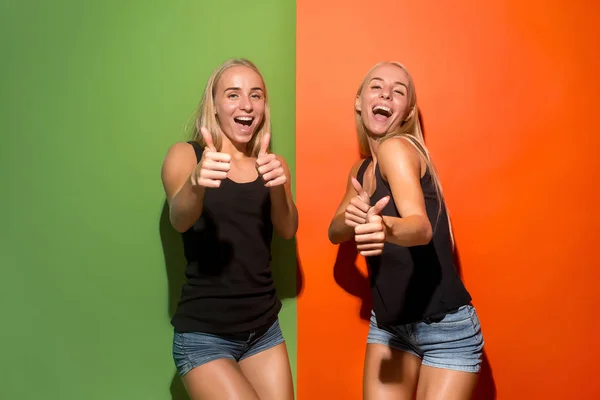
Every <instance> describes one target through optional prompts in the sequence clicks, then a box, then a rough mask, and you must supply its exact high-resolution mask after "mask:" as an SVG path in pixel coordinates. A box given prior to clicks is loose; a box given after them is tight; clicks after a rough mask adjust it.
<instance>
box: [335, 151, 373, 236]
mask: <svg viewBox="0 0 600 400" xmlns="http://www.w3.org/2000/svg"><path fill="white" fill-rule="evenodd" d="M363 161H364V160H359V161H357V162H356V163H355V164H354V165H353V166H352V168H351V169H350V174H349V175H348V183H347V185H346V193H345V194H344V197H343V198H342V202H341V203H340V205H339V206H338V209H337V210H336V211H335V214H334V216H333V219H332V220H331V223H330V224H329V230H328V232H327V234H328V236H329V241H330V242H331V243H333V244H339V243H343V242H347V241H348V240H350V239H352V238H353V237H354V227H355V226H356V225H358V224H360V223H362V222H363V221H359V219H360V217H362V216H363V215H364V217H366V212H367V211H368V207H369V198H368V196H367V195H366V193H363V194H362V197H361V196H360V195H358V194H357V190H356V189H355V187H354V185H353V183H352V179H353V178H354V179H356V174H357V173H358V169H359V168H360V165H361V164H362V162H363ZM349 208H350V210H349ZM349 211H350V212H349Z"/></svg>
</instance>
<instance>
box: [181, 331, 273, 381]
mask: <svg viewBox="0 0 600 400" xmlns="http://www.w3.org/2000/svg"><path fill="white" fill-rule="evenodd" d="M238 336H239V335H238ZM283 342H284V340H283V334H282V333H281V328H280V327H279V320H276V321H275V322H274V323H273V324H272V325H271V326H269V327H268V329H266V330H265V329H258V330H256V331H252V332H250V333H249V334H248V335H247V338H245V339H241V338H235V339H234V338H229V337H227V336H221V335H215V334H211V333H202V332H190V333H180V332H175V334H174V336H173V360H174V361H175V366H176V367H177V372H178V373H179V376H184V375H185V374H187V373H188V372H190V371H191V370H192V369H193V368H196V367H199V366H201V365H202V364H206V363H208V362H210V361H214V360H217V359H220V358H228V359H231V360H235V361H241V360H243V359H244V358H248V357H250V356H253V355H255V354H258V353H260V352H261V351H265V350H268V349H270V348H271V347H275V346H277V345H278V344H280V343H283Z"/></svg>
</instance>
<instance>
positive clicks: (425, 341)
mask: <svg viewBox="0 0 600 400" xmlns="http://www.w3.org/2000/svg"><path fill="white" fill-rule="evenodd" d="M367 343H378V344H383V345H386V346H388V347H391V348H393V349H396V350H400V351H404V352H408V353H410V354H413V355H415V356H417V357H419V358H420V359H421V360H422V364H423V365H427V366H430V367H436V368H445V369H452V370H456V371H463V372H475V373H476V372H479V369H480V367H481V355H482V351H483V335H482V334H481V326H480V324H479V319H478V318H477V312H476V311H475V307H473V306H471V305H466V306H462V307H460V308H458V310H457V311H456V312H452V313H448V314H446V315H445V316H444V317H443V318H442V319H441V320H439V321H437V322H430V321H428V322H417V323H411V324H406V325H397V326H377V319H376V318H375V313H374V312H371V323H370V327H369V336H368V338H367Z"/></svg>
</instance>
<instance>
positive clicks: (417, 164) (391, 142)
mask: <svg viewBox="0 0 600 400" xmlns="http://www.w3.org/2000/svg"><path fill="white" fill-rule="evenodd" d="M409 140H410V139H406V138H402V137H394V138H390V139H387V140H385V141H383V142H382V143H381V144H380V145H379V148H378V149H377V159H378V162H379V166H380V169H381V174H382V176H383V177H384V178H386V179H387V176H388V175H389V174H390V172H391V173H396V172H399V171H402V172H411V173H412V172H414V173H416V174H418V175H419V176H420V175H421V170H422V169H423V168H422V167H423V165H422V164H423V163H424V160H423V159H422V158H421V154H420V153H419V151H418V150H417V149H416V147H415V146H414V145H413V144H412V143H410V141H409Z"/></svg>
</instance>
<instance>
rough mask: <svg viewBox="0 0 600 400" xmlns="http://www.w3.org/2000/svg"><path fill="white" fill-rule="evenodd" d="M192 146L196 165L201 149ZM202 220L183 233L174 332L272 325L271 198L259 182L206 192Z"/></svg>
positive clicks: (275, 306)
mask: <svg viewBox="0 0 600 400" xmlns="http://www.w3.org/2000/svg"><path fill="white" fill-rule="evenodd" d="M189 143H190V144H192V146H194V150H195V152H196V158H197V160H198V161H200V159H201V158H202V148H201V146H200V145H199V144H198V143H196V142H189ZM204 193H205V194H204V203H203V209H202V215H201V216H200V218H199V219H198V221H197V222H196V223H195V224H194V225H193V226H192V227H191V228H190V229H188V230H187V231H186V232H184V233H182V238H183V250H184V253H185V258H186V260H187V266H186V272H185V275H186V278H187V282H186V283H185V284H184V285H183V288H182V291H181V298H180V301H179V304H178V306H177V311H176V312H175V315H174V317H173V319H172V321H171V323H172V325H173V326H174V327H175V330H176V331H178V332H206V333H213V334H236V333H237V334H244V333H246V332H250V331H254V330H258V329H261V328H264V327H265V326H268V325H270V324H272V323H273V322H274V321H275V319H276V318H277V315H278V313H279V310H280V309H281V302H280V301H279V299H278V298H277V295H276V293H275V285H274V282H273V278H272V275H271V269H270V262H271V239H272V236H273V225H272V223H271V199H270V195H269V189H268V188H266V187H265V186H264V183H263V182H262V179H260V177H258V178H257V179H256V180H255V181H253V182H248V183H236V182H234V181H232V180H229V179H225V180H223V181H222V183H221V186H220V187H219V188H206V189H205V192H204Z"/></svg>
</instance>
